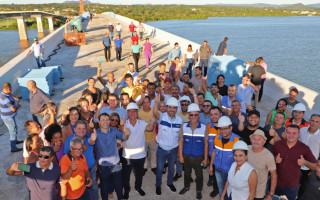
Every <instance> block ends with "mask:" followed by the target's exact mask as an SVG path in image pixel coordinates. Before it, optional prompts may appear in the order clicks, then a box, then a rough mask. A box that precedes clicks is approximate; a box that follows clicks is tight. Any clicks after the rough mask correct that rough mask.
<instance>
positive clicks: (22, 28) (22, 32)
mask: <svg viewBox="0 0 320 200" xmlns="http://www.w3.org/2000/svg"><path fill="white" fill-rule="evenodd" d="M55 16H57V15H53V14H51V13H47V12H41V11H12V12H0V19H3V18H16V19H17V23H18V30H19V37H20V40H27V39H28V34H27V29H26V24H25V21H24V18H25V17H34V18H36V19H37V27H38V32H39V33H43V25H42V17H45V18H47V19H48V22H49V29H50V30H53V21H52V18H53V17H55Z"/></svg>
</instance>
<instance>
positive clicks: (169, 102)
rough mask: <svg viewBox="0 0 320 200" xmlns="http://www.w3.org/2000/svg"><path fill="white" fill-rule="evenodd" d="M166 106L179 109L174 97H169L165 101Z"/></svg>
mask: <svg viewBox="0 0 320 200" xmlns="http://www.w3.org/2000/svg"><path fill="white" fill-rule="evenodd" d="M166 104H167V106H176V107H179V102H178V100H177V99H176V98H175V97H170V98H169V99H168V100H167V103H166Z"/></svg>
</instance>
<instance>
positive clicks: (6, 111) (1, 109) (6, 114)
mask: <svg viewBox="0 0 320 200" xmlns="http://www.w3.org/2000/svg"><path fill="white" fill-rule="evenodd" d="M13 106H16V104H15V101H14V99H13V97H12V95H11V94H6V93H3V92H1V93H0V115H1V119H10V118H12V117H14V116H15V115H16V112H14V111H12V110H11V107H13Z"/></svg>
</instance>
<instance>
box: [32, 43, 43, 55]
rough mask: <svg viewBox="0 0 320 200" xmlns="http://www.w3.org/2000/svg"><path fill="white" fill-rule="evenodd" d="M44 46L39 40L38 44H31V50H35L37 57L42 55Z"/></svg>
mask: <svg viewBox="0 0 320 200" xmlns="http://www.w3.org/2000/svg"><path fill="white" fill-rule="evenodd" d="M42 48H43V45H42V44H41V43H40V42H38V44H36V43H33V44H32V45H31V51H33V53H34V56H35V57H39V56H41V55H42V53H43V52H42Z"/></svg>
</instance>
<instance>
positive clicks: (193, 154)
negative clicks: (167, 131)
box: [179, 103, 208, 199]
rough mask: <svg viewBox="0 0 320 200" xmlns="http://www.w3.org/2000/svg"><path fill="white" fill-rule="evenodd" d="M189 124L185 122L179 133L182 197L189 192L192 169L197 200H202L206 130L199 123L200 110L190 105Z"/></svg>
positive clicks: (205, 127)
mask: <svg viewBox="0 0 320 200" xmlns="http://www.w3.org/2000/svg"><path fill="white" fill-rule="evenodd" d="M188 113H189V120H190V121H189V122H185V123H184V124H183V126H182V127H181V129H180V131H179V159H180V162H181V163H184V188H183V189H182V190H181V191H180V192H179V194H180V195H183V194H184V193H186V192H187V191H188V190H190V182H191V171H192V168H193V169H194V171H195V174H196V190H197V195H196V198H197V199H202V194H201V191H202V187H203V172H202V168H205V167H207V165H208V128H207V126H206V125H204V124H202V123H200V122H199V119H200V108H199V106H198V105H197V104H195V103H192V104H190V105H189V107H188Z"/></svg>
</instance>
